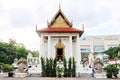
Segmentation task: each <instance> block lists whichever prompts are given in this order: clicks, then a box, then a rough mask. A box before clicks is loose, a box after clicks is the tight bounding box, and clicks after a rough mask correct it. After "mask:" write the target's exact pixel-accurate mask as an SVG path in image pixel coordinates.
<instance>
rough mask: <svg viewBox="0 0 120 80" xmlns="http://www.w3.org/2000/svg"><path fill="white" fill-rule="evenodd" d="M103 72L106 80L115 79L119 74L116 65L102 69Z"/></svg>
mask: <svg viewBox="0 0 120 80" xmlns="http://www.w3.org/2000/svg"><path fill="white" fill-rule="evenodd" d="M104 70H105V71H106V76H107V78H112V76H114V77H115V78H117V74H118V73H119V69H118V68H117V66H116V64H109V65H108V66H106V67H105V68H104Z"/></svg>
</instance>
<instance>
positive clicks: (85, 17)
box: [0, 0, 120, 51]
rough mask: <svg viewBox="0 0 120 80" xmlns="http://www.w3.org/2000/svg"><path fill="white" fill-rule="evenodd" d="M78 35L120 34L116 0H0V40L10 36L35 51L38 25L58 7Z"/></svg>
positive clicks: (119, 9)
mask: <svg viewBox="0 0 120 80" xmlns="http://www.w3.org/2000/svg"><path fill="white" fill-rule="evenodd" d="M59 4H60V5H61V9H62V11H63V13H64V14H65V16H66V17H67V18H68V19H69V20H70V21H71V20H73V27H74V28H78V29H82V24H84V34H83V35H82V36H91V35H92V36H94V35H120V0H0V40H2V41H5V42H7V41H8V40H9V39H10V38H12V39H14V40H16V42H17V43H22V44H24V45H25V47H26V48H27V49H30V50H32V51H39V48H40V38H39V36H38V35H37V33H36V25H37V27H38V29H42V28H45V27H47V20H48V21H50V20H51V19H52V18H53V16H54V15H55V14H56V12H57V11H58V9H59Z"/></svg>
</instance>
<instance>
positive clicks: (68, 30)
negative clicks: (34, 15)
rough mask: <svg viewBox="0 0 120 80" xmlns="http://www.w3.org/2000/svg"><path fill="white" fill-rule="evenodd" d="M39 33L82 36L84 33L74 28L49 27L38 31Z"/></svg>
mask: <svg viewBox="0 0 120 80" xmlns="http://www.w3.org/2000/svg"><path fill="white" fill-rule="evenodd" d="M37 32H38V33H80V34H82V33H83V32H84V31H82V30H79V29H76V28H72V27H63V28H61V27H54V28H53V27H48V28H44V29H40V30H37Z"/></svg>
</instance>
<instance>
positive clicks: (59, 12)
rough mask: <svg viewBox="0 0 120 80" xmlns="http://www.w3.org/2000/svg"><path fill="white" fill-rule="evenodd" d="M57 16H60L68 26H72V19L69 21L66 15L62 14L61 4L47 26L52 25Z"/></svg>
mask: <svg viewBox="0 0 120 80" xmlns="http://www.w3.org/2000/svg"><path fill="white" fill-rule="evenodd" d="M59 16H61V17H62V19H63V20H64V22H65V23H66V24H67V25H68V26H69V27H72V21H71V22H70V21H69V20H68V19H67V17H66V16H65V15H64V13H63V11H62V10H61V6H60V5H59V9H58V11H57V13H56V14H55V15H54V17H53V18H52V20H51V21H50V22H47V23H48V27H51V26H53V24H54V23H56V20H57V19H58V18H59Z"/></svg>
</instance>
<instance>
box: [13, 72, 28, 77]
mask: <svg viewBox="0 0 120 80" xmlns="http://www.w3.org/2000/svg"><path fill="white" fill-rule="evenodd" d="M27 76H28V75H27V73H14V77H27Z"/></svg>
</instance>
